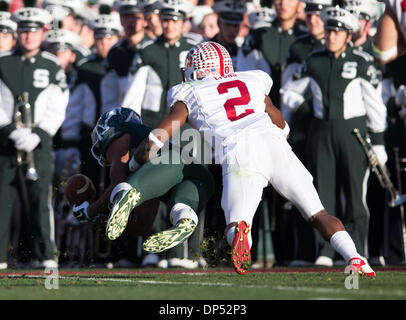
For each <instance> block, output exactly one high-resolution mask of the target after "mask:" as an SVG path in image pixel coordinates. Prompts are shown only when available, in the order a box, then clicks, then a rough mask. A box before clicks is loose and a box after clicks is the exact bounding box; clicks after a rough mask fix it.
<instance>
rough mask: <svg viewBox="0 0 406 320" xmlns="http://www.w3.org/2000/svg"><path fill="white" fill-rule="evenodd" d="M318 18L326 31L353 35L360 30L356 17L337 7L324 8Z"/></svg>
mask: <svg viewBox="0 0 406 320" xmlns="http://www.w3.org/2000/svg"><path fill="white" fill-rule="evenodd" d="M320 17H321V19H322V20H323V21H324V27H325V28H326V29H328V30H345V31H348V32H350V33H354V32H358V31H359V29H360V23H359V20H358V17H356V16H355V15H354V14H352V13H351V12H350V11H348V10H345V9H343V8H340V7H339V6H335V7H328V8H325V9H324V10H323V11H322V13H321V16H320Z"/></svg>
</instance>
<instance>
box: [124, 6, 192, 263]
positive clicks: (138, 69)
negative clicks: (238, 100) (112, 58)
mask: <svg viewBox="0 0 406 320" xmlns="http://www.w3.org/2000/svg"><path fill="white" fill-rule="evenodd" d="M188 8H190V5H189V4H188V3H187V0H185V1H183V0H179V1H164V2H163V3H162V7H161V9H160V11H159V17H160V20H161V24H162V29H163V33H162V36H160V37H158V38H156V39H155V40H150V41H148V42H146V43H145V44H144V45H143V48H142V50H140V51H139V53H138V54H137V56H136V57H135V58H134V60H133V66H132V67H131V69H132V71H135V73H134V75H133V80H132V83H131V84H130V86H129V89H128V91H127V93H126V96H125V97H124V99H123V103H122V106H123V107H126V108H130V109H133V110H135V111H136V112H137V113H139V114H141V118H142V121H143V123H144V124H145V125H148V126H154V125H156V124H157V123H158V122H159V121H160V120H161V119H162V117H164V116H165V115H167V114H168V112H169V108H168V106H167V102H166V96H167V92H168V90H169V88H170V87H171V86H173V85H175V84H178V83H180V82H182V74H181V73H180V71H179V67H180V66H183V65H184V62H185V57H186V54H187V52H188V51H189V49H190V48H192V47H193V45H194V44H196V41H195V40H193V39H191V38H187V37H185V36H184V35H183V34H182V32H183V27H184V22H185V20H186V18H187V16H188V14H189V13H188V12H187V10H188ZM163 57H165V58H163ZM181 146H182V147H183V146H184V145H181ZM194 152H196V151H194ZM167 227H168V212H167V207H166V206H165V205H163V204H162V203H161V206H160V208H159V212H158V215H157V219H156V220H155V223H154V231H153V232H158V231H160V230H164V229H167ZM195 234H196V236H197V235H198V232H196V233H195ZM195 234H194V235H193V236H192V238H191V240H189V242H188V243H190V242H191V241H194V242H193V243H195V240H196V239H195V238H193V237H194V236H195ZM183 249H184V247H183V246H178V247H176V248H173V249H170V250H169V251H168V252H166V257H164V256H161V257H160V258H161V261H158V260H157V258H158V257H156V256H154V258H153V260H147V261H151V262H150V263H151V264H152V265H155V266H156V265H157V264H158V263H159V266H163V267H176V266H178V267H185V268H197V267H198V262H196V261H192V260H190V259H187V256H185V259H180V258H181V257H183V256H184V253H183ZM189 250H191V251H193V252H196V253H198V251H199V244H195V245H190V246H189ZM190 253H191V252H190ZM147 257H148V259H149V258H150V256H147ZM147 257H146V259H147ZM148 263H149V262H148Z"/></svg>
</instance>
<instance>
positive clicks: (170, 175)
mask: <svg viewBox="0 0 406 320" xmlns="http://www.w3.org/2000/svg"><path fill="white" fill-rule="evenodd" d="M126 182H127V183H129V184H130V185H131V186H132V187H133V188H135V189H136V190H137V191H138V192H140V194H141V198H140V201H139V202H138V203H137V206H139V205H141V204H142V203H144V202H145V201H148V200H151V199H155V198H159V199H160V200H161V201H163V202H164V203H165V204H167V205H168V208H169V209H170V208H172V206H173V205H174V204H175V203H184V204H186V205H188V206H190V207H191V208H192V209H193V210H194V211H195V212H196V213H198V212H199V211H200V210H201V209H202V208H203V207H204V205H205V204H206V202H207V200H208V199H209V198H210V197H211V195H212V193H213V190H214V183H213V177H212V175H211V173H210V172H209V171H208V170H207V169H206V167H204V166H203V165H200V164H188V165H186V164H184V163H183V162H182V161H180V156H179V152H178V151H176V150H173V149H172V150H169V151H166V152H164V153H162V154H161V155H160V156H159V157H157V158H155V159H154V160H152V161H149V162H147V163H145V164H144V165H142V166H141V167H140V168H139V169H138V170H137V171H135V172H134V173H132V174H131V175H130V176H129V178H128V179H127V181H126Z"/></svg>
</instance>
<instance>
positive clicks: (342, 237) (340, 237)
mask: <svg viewBox="0 0 406 320" xmlns="http://www.w3.org/2000/svg"><path fill="white" fill-rule="evenodd" d="M330 244H331V246H332V247H333V248H334V250H336V251H337V252H338V253H339V254H340V255H341V256H342V257H343V258H344V260H345V262H346V263H348V261H349V260H350V259H351V258H354V257H360V255H359V254H358V252H357V248H356V247H355V243H354V241H353V240H352V238H351V237H350V235H349V234H348V232H347V231H337V232H336V233H334V234H333V235H332V236H331V238H330Z"/></svg>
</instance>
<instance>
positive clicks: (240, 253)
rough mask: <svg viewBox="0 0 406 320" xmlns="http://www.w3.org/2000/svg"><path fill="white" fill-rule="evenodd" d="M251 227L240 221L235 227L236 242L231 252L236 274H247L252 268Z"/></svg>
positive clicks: (234, 241)
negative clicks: (249, 237) (249, 238)
mask: <svg viewBox="0 0 406 320" xmlns="http://www.w3.org/2000/svg"><path fill="white" fill-rule="evenodd" d="M249 232H250V227H249V225H248V224H247V223H246V222H245V221H240V222H239V223H238V225H237V226H236V227H235V234H234V240H233V244H232V251H231V262H232V263H233V267H234V270H235V272H237V273H238V274H241V275H243V274H246V273H247V272H248V269H249V268H250V267H251V253H250V245H249V242H248V233H249Z"/></svg>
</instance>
